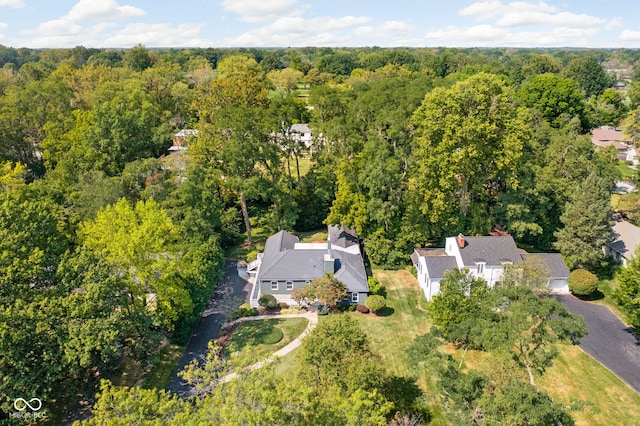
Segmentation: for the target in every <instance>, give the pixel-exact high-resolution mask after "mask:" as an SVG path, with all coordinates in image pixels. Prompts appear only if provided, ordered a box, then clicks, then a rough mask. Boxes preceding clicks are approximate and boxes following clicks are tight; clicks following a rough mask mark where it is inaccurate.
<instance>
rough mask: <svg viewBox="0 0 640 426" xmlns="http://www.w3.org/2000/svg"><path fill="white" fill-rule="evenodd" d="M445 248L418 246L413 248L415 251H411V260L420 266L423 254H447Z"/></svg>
mask: <svg viewBox="0 0 640 426" xmlns="http://www.w3.org/2000/svg"><path fill="white" fill-rule="evenodd" d="M446 255H447V253H445V251H444V248H432V247H429V248H423V247H416V248H415V249H413V253H411V261H412V262H413V264H414V265H415V266H418V259H419V258H421V257H422V256H446Z"/></svg>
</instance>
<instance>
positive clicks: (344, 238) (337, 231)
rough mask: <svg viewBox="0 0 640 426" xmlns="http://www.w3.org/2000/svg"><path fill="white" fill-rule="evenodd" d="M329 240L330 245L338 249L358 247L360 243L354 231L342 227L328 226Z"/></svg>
mask: <svg viewBox="0 0 640 426" xmlns="http://www.w3.org/2000/svg"><path fill="white" fill-rule="evenodd" d="M328 232H329V239H330V240H331V245H336V246H339V247H343V248H347V247H351V246H353V245H359V244H360V241H359V240H358V237H357V235H356V231H354V230H353V229H350V228H346V227H345V226H344V225H340V226H335V225H329V226H328Z"/></svg>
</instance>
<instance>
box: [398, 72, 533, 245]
mask: <svg viewBox="0 0 640 426" xmlns="http://www.w3.org/2000/svg"><path fill="white" fill-rule="evenodd" d="M512 97H513V93H512V91H511V89H510V88H508V87H507V86H505V84H504V83H503V82H502V81H501V80H500V78H499V77H497V76H494V75H491V74H484V73H481V74H477V75H475V76H473V77H470V78H469V79H467V80H464V81H461V82H458V83H456V85H455V86H453V87H452V88H450V89H443V88H436V89H435V90H433V91H432V92H431V93H429V94H427V96H426V97H425V99H424V101H423V102H422V105H421V106H420V108H418V109H417V110H416V112H415V113H414V115H413V118H412V125H413V127H414V129H415V148H414V150H413V164H414V167H413V170H412V174H411V178H410V181H409V188H410V189H411V190H412V191H414V192H415V195H416V202H418V203H419V209H420V211H421V212H422V214H424V215H426V216H427V218H428V219H429V221H430V223H431V225H432V226H433V227H435V228H439V229H442V230H447V231H448V232H452V231H455V230H467V229H468V230H471V231H472V232H480V233H484V232H486V231H487V229H486V228H487V227H489V226H490V225H491V224H490V223H489V222H488V220H490V216H491V211H490V209H489V208H488V207H489V205H490V204H491V200H492V199H493V198H494V197H495V196H497V195H499V194H500V193H502V192H504V191H505V190H506V189H507V188H513V187H517V185H518V177H517V171H518V169H519V167H520V158H521V156H522V147H523V144H524V142H525V141H526V140H527V139H529V138H530V137H531V135H530V130H529V127H528V126H527V125H526V113H525V111H524V110H518V109H517V108H516V107H515V105H514V104H513V100H512Z"/></svg>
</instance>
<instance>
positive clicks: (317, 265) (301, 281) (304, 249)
mask: <svg viewBox="0 0 640 426" xmlns="http://www.w3.org/2000/svg"><path fill="white" fill-rule="evenodd" d="M248 271H249V273H255V278H254V283H253V288H252V291H251V298H250V303H251V306H254V307H256V306H258V299H259V298H260V295H261V294H272V295H274V296H275V297H276V299H277V300H278V302H285V303H288V304H296V302H295V301H294V300H293V299H291V294H292V292H293V290H294V289H296V288H298V289H299V288H302V287H304V286H306V285H308V284H309V283H310V282H311V281H312V280H314V279H316V278H320V277H322V276H324V275H325V274H326V273H332V274H333V275H334V276H335V277H336V278H337V279H338V280H340V281H341V282H343V283H344V284H345V286H346V287H347V292H348V293H349V302H351V303H364V299H365V298H366V296H367V294H368V293H369V285H368V284H367V273H366V270H365V267H364V261H363V258H362V254H361V253H360V242H359V241H358V239H357V237H356V235H355V233H354V232H353V231H352V230H349V229H347V228H345V227H344V226H341V227H336V226H329V228H328V238H327V242H320V243H318V242H316V243H300V241H299V239H298V237H296V236H295V235H293V234H290V233H288V232H286V231H280V232H278V233H276V234H274V235H272V236H270V237H269V238H267V242H266V243H265V247H264V251H263V252H262V253H260V254H259V255H258V259H257V260H256V261H255V262H252V263H251V264H250V265H249V266H248Z"/></svg>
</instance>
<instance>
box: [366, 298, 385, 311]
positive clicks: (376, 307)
mask: <svg viewBox="0 0 640 426" xmlns="http://www.w3.org/2000/svg"><path fill="white" fill-rule="evenodd" d="M364 304H365V305H366V306H367V308H369V309H371V310H372V311H373V312H378V311H380V310H381V309H382V308H384V307H385V306H387V301H386V299H385V298H384V297H382V296H378V295H373V296H368V297H367V300H365V301H364Z"/></svg>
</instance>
